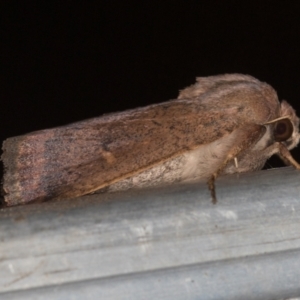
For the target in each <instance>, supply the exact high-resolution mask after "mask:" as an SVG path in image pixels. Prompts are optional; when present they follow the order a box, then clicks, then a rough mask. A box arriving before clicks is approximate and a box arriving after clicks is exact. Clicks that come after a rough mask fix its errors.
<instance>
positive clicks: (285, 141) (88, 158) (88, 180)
mask: <svg viewBox="0 0 300 300" xmlns="http://www.w3.org/2000/svg"><path fill="white" fill-rule="evenodd" d="M298 126H299V119H298V117H297V116H296V114H295V111H294V109H293V108H292V107H291V106H290V105H289V104H288V103H287V102H286V101H282V102H281V103H280V102H279V101H278V97H277V94H276V92H275V91H274V89H273V88H272V87H271V86H270V85H268V84H266V83H263V82H260V81H259V80H257V79H255V78H253V77H251V76H248V75H241V74H225V75H218V76H210V77H200V78H197V82H196V83H195V84H194V85H192V86H190V87H187V88H185V89H183V90H181V91H180V93H179V96H178V98H177V99H175V100H170V101H167V102H164V103H160V104H154V105H150V106H147V107H142V108H137V109H133V110H128V111H125V112H119V113H113V114H108V115H104V116H101V117H97V118H93V119H89V120H85V121H81V122H78V123H74V124H70V125H66V126H62V127H57V128H53V129H46V130H40V131H36V132H32V133H28V134H25V135H21V136H17V137H11V138H9V139H7V140H5V141H4V143H3V155H2V160H3V163H4V169H5V173H4V180H3V190H4V193H5V194H4V198H5V202H6V204H7V205H8V206H12V205H18V204H24V203H29V202H32V201H44V200H48V199H55V198H56V199H63V198H71V197H77V196H81V195H84V194H88V193H92V192H95V191H97V190H99V189H102V188H106V189H107V190H109V191H117V190H126V189H129V188H141V187H146V186H155V185H163V184H170V183H178V182H185V181H196V180H206V181H207V183H208V187H209V189H210V191H211V196H212V201H213V203H215V202H216V194H215V187H214V182H215V179H216V178H217V177H218V176H219V175H224V174H232V173H241V172H249V171H253V170H259V169H261V168H262V167H263V166H264V164H265V162H266V160H267V159H268V158H269V157H270V156H272V155H273V154H277V155H278V156H279V157H280V158H281V159H282V160H283V161H284V162H285V163H286V164H290V165H293V166H294V167H295V168H297V169H300V165H299V164H298V163H297V162H296V161H295V160H294V159H293V157H292V156H291V154H290V152H289V150H290V149H292V148H294V147H295V146H296V145H297V144H298V142H299V138H300V135H299V132H298Z"/></svg>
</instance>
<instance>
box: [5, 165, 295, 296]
mask: <svg viewBox="0 0 300 300" xmlns="http://www.w3.org/2000/svg"><path fill="white" fill-rule="evenodd" d="M216 186H217V196H218V203H217V205H212V204H211V201H210V195H209V192H208V190H207V187H206V185H205V184H186V185H179V186H169V187H162V188H157V189H149V190H140V191H130V192H126V193H114V194H94V195H89V196H85V197H80V198H76V199H70V200H66V201H60V202H59V201H55V202H48V203H41V204H33V205H27V206H19V207H12V208H3V209H2V210H1V211H0V243H1V244H0V299H128V300H129V299H130V300H131V299H230V300H233V299H239V300H240V299H247V300H250V299H263V300H267V299H287V298H291V297H297V296H298V297H299V296H300V172H299V171H296V170H294V169H292V168H281V169H274V170H268V171H260V172H254V173H249V174H245V175H240V176H225V177H222V178H219V179H218V180H217V184H216Z"/></svg>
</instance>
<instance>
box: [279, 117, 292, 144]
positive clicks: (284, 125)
mask: <svg viewBox="0 0 300 300" xmlns="http://www.w3.org/2000/svg"><path fill="white" fill-rule="evenodd" d="M293 130H294V127H293V124H292V122H291V121H290V119H283V120H280V121H278V122H277V123H276V125H275V129H274V138H275V141H276V142H283V141H286V140H288V139H289V138H290V137H291V136H292V134H293Z"/></svg>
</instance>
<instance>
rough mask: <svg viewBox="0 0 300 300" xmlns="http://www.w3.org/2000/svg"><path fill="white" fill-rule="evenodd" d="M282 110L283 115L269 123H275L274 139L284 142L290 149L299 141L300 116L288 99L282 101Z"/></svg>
mask: <svg viewBox="0 0 300 300" xmlns="http://www.w3.org/2000/svg"><path fill="white" fill-rule="evenodd" d="M280 111H281V113H280V114H281V117H279V118H277V119H275V120H273V121H271V122H268V123H269V124H271V123H273V124H274V131H273V135H274V140H275V141H276V142H281V143H283V144H284V145H285V146H286V147H287V148H288V149H289V150H290V149H293V148H294V147H296V146H297V144H298V143H299V139H300V134H299V118H298V117H297V115H296V112H295V110H294V109H293V108H292V107H291V106H290V105H289V104H288V103H287V102H286V101H282V102H281V107H280Z"/></svg>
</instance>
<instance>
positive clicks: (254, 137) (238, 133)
mask: <svg viewBox="0 0 300 300" xmlns="http://www.w3.org/2000/svg"><path fill="white" fill-rule="evenodd" d="M265 132H266V128H265V126H263V125H257V124H245V127H243V128H239V129H236V130H235V131H234V132H232V134H234V138H233V140H232V143H231V144H232V147H231V148H229V149H228V152H227V154H226V156H225V159H224V161H223V163H222V164H221V165H220V166H219V168H218V169H217V170H216V171H215V172H214V173H213V174H212V175H211V177H210V178H209V179H208V181H207V185H208V188H209V190H210V193H211V198H212V203H213V204H216V203H217V197H216V190H215V180H216V178H217V177H218V176H219V175H220V174H221V173H222V172H223V171H224V169H225V168H226V166H227V164H228V163H229V162H230V161H232V160H234V161H235V162H237V156H238V155H239V154H241V153H242V152H244V151H247V150H248V149H249V148H251V147H252V146H254V145H255V144H256V142H257V141H258V140H259V139H260V138H261V137H262V136H263V135H264V134H265ZM236 166H237V164H236Z"/></svg>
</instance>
